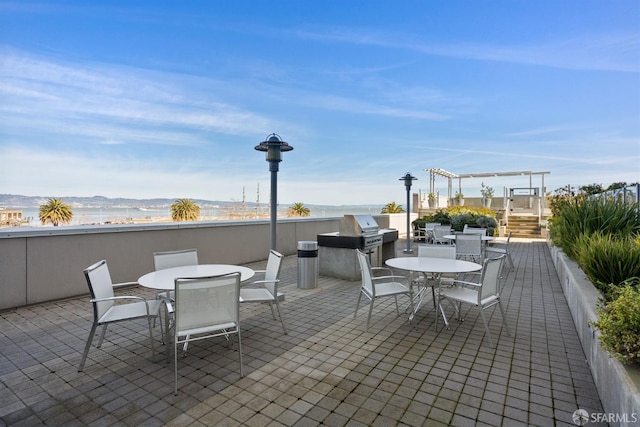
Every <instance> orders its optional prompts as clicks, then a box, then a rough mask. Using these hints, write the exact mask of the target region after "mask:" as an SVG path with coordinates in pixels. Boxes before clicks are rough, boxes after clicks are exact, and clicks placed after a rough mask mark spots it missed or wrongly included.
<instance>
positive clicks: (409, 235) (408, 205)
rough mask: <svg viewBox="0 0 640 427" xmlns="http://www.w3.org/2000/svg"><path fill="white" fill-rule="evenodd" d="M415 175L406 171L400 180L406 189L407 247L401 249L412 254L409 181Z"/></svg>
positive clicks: (414, 178) (412, 179) (413, 179)
mask: <svg viewBox="0 0 640 427" xmlns="http://www.w3.org/2000/svg"><path fill="white" fill-rule="evenodd" d="M416 179H418V178H416V177H415V176H411V172H407V173H406V174H405V175H404V176H403V177H402V178H400V181H404V186H405V188H406V189H407V248H406V249H405V250H403V251H402V252H404V253H405V254H412V253H413V249H411V203H410V202H411V181H415V180H416Z"/></svg>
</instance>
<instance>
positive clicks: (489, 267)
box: [478, 255, 506, 306]
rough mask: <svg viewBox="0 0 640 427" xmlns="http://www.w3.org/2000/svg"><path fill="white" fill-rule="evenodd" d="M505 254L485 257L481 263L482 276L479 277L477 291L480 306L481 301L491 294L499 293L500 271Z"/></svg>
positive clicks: (497, 294) (496, 294)
mask: <svg viewBox="0 0 640 427" xmlns="http://www.w3.org/2000/svg"><path fill="white" fill-rule="evenodd" d="M505 257H506V255H501V256H499V257H498V258H487V259H485V260H484V263H483V265H482V276H481V277H480V283H481V284H482V286H481V287H480V292H478V305H480V306H482V304H481V303H482V301H483V300H485V299H486V298H489V297H491V296H499V295H500V272H501V271H502V265H503V264H504V259H505Z"/></svg>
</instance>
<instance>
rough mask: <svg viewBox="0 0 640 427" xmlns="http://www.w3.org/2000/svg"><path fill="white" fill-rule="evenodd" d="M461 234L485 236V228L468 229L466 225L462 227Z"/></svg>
mask: <svg viewBox="0 0 640 427" xmlns="http://www.w3.org/2000/svg"><path fill="white" fill-rule="evenodd" d="M462 232H463V233H465V234H480V235H481V236H486V235H487V229H486V228H477V227H469V226H468V225H467V224H465V225H464V228H463V229H462Z"/></svg>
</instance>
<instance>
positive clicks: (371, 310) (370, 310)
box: [365, 298, 374, 332]
mask: <svg viewBox="0 0 640 427" xmlns="http://www.w3.org/2000/svg"><path fill="white" fill-rule="evenodd" d="M373 300H374V298H371V304H369V315H368V316H367V327H366V330H365V331H366V332H369V322H370V321H371V313H372V312H373Z"/></svg>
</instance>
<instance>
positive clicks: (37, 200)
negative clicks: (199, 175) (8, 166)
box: [0, 194, 382, 213]
mask: <svg viewBox="0 0 640 427" xmlns="http://www.w3.org/2000/svg"><path fill="white" fill-rule="evenodd" d="M53 197H56V198H62V199H63V200H64V201H65V203H67V204H69V205H71V206H72V207H87V208H90V207H96V208H100V207H101V208H109V207H128V208H168V207H169V206H171V204H172V203H173V202H175V201H176V200H177V199H178V198H177V197H176V198H172V199H161V198H158V199H127V198H122V197H118V198H109V197H104V196H92V197H74V196H69V197H67V196H64V197H61V196H22V195H19V194H0V208H7V209H20V208H37V207H39V206H40V205H42V204H44V203H46V202H47V200H48V199H50V198H53ZM192 200H193V201H194V202H195V203H196V204H197V205H199V206H202V207H204V206H219V207H229V206H238V205H239V204H241V203H242V202H241V201H220V200H204V199H192ZM268 204H269V201H268V200H266V201H265V202H264V203H261V204H260V205H261V206H263V207H265V206H267V205H268ZM245 205H246V206H247V207H255V206H256V205H257V203H255V202H245ZM287 206H288V205H287V204H282V203H281V204H280V206H279V207H278V209H282V208H286V207H287ZM305 206H307V207H308V208H314V209H323V208H326V209H328V210H333V209H337V208H339V209H341V210H343V209H348V208H354V209H356V210H358V211H363V210H364V211H366V210H371V211H375V212H376V213H377V212H380V209H382V205H375V204H372V205H312V204H308V203H305Z"/></svg>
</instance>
